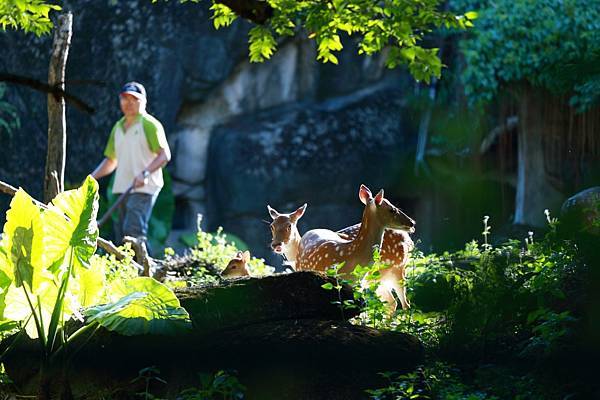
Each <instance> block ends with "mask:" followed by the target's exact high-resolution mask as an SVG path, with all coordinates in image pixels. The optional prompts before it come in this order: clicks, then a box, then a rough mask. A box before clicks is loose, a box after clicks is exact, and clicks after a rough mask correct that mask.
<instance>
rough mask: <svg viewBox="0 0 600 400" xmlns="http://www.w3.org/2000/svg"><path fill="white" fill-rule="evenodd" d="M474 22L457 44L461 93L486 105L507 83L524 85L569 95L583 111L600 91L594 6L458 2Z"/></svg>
mask: <svg viewBox="0 0 600 400" xmlns="http://www.w3.org/2000/svg"><path fill="white" fill-rule="evenodd" d="M454 5H455V6H456V8H457V9H465V8H468V9H475V10H476V11H477V13H478V19H477V21H476V22H475V28H474V29H472V30H470V32H469V34H468V38H467V39H465V40H463V41H462V43H461V49H462V53H463V54H464V56H465V69H464V73H463V78H464V82H465V92H466V94H467V95H468V96H469V97H470V98H471V99H472V100H475V101H476V100H490V99H492V98H493V96H494V95H495V94H496V93H497V91H498V89H499V88H500V87H502V86H503V85H506V84H509V83H516V82H522V81H527V82H529V83H530V84H532V85H535V86H542V87H545V88H547V89H549V90H552V91H554V92H558V93H568V94H571V95H572V97H571V104H572V105H576V106H579V107H580V108H585V107H587V106H589V105H590V104H592V103H593V102H594V101H596V100H597V98H598V93H599V90H598V89H600V63H599V62H598V61H600V2H598V1H597V0H538V1H535V2H533V1H529V0H484V1H477V0H456V1H454Z"/></svg>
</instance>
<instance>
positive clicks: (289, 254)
mask: <svg viewBox="0 0 600 400" xmlns="http://www.w3.org/2000/svg"><path fill="white" fill-rule="evenodd" d="M300 238H301V236H300V232H298V229H297V228H295V227H294V229H292V233H291V234H290V240H289V241H288V242H287V244H283V245H282V247H283V254H284V255H285V258H287V259H288V261H296V258H298V246H299V245H300Z"/></svg>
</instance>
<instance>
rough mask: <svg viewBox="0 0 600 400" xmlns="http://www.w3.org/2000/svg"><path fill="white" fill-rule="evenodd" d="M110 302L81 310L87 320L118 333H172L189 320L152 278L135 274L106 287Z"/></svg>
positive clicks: (177, 303)
mask: <svg viewBox="0 0 600 400" xmlns="http://www.w3.org/2000/svg"><path fill="white" fill-rule="evenodd" d="M109 293H110V297H111V300H112V302H111V303H108V304H103V305H98V306H93V307H89V308H87V309H86V310H85V311H84V315H85V316H86V318H87V320H88V322H89V323H92V322H98V323H99V324H100V325H101V326H103V327H105V328H106V329H108V330H111V331H115V332H118V333H120V334H121V335H126V336H132V335H139V334H154V335H156V334H161V335H174V334H176V333H180V332H183V331H185V330H186V329H189V328H190V327H191V323H190V320H189V315H188V313H187V311H185V309H183V308H182V307H180V305H179V299H178V298H177V297H175V294H174V293H173V292H172V291H171V290H170V289H169V288H168V287H167V286H165V285H163V284H161V283H159V282H158V281H157V280H155V279H154V278H149V277H138V278H134V279H130V280H127V281H116V282H114V283H113V285H112V286H111V288H110V291H109Z"/></svg>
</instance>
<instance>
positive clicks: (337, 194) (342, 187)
mask: <svg viewBox="0 0 600 400" xmlns="http://www.w3.org/2000/svg"><path fill="white" fill-rule="evenodd" d="M397 90H398V88H394V87H393V86H391V85H385V84H383V85H380V86H379V87H374V88H369V89H368V90H363V91H360V92H357V93H354V94H352V95H348V96H345V97H340V98H336V99H330V100H328V101H324V102H321V103H317V104H292V105H287V106H282V107H280V108H278V109H276V110H271V111H269V112H263V113H256V114H254V115H252V116H249V115H245V116H241V117H239V118H236V119H234V120H232V121H230V122H229V123H228V124H226V125H223V126H221V127H219V128H218V129H217V130H216V131H215V132H214V134H213V136H212V140H211V143H210V149H209V160H208V163H209V165H210V166H211V167H210V168H209V170H208V172H207V173H208V175H207V193H208V196H207V201H208V209H207V211H208V215H207V218H208V220H209V227H210V229H214V227H215V226H216V225H222V226H223V227H224V228H225V231H229V232H232V233H234V234H236V235H238V236H240V237H241V238H242V239H243V240H244V241H246V242H247V243H248V244H249V246H250V248H251V249H254V250H255V252H256V253H258V255H260V256H261V257H265V258H267V259H268V260H269V262H273V261H272V260H273V259H272V258H269V257H270V256H269V250H268V248H267V244H268V243H269V241H270V233H269V231H268V229H266V227H265V226H264V224H262V223H261V222H260V220H261V219H265V218H266V219H267V220H268V219H270V218H269V217H268V213H267V212H266V205H267V204H270V205H271V206H273V207H275V208H276V209H278V210H280V211H281V212H290V211H292V210H294V209H295V208H296V207H298V206H300V205H302V204H303V203H305V202H307V203H308V205H309V208H308V211H307V213H306V215H305V216H304V217H303V218H302V220H300V224H299V226H300V230H301V233H302V232H304V229H305V227H310V228H317V227H325V228H335V229H339V228H342V227H345V226H349V225H352V224H354V223H356V222H359V221H360V217H361V215H362V210H363V206H362V204H361V203H360V201H359V200H358V188H359V186H360V184H361V183H365V184H367V185H368V186H369V187H371V189H372V190H379V189H380V188H384V189H386V190H387V191H386V195H387V197H388V198H390V199H391V200H392V201H393V202H394V203H395V204H397V205H399V206H404V205H405V204H403V197H404V193H402V188H401V187H400V186H399V185H398V173H397V172H398V167H399V166H401V165H403V164H406V162H407V160H409V158H410V153H411V151H412V150H413V149H414V145H415V143H414V141H415V134H414V133H413V132H411V131H410V128H408V125H407V124H406V121H405V119H404V118H403V117H402V107H403V102H402V99H401V98H400V97H399V96H398V92H397ZM304 224H306V225H304ZM261 252H262V253H261Z"/></svg>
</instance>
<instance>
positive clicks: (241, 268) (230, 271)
mask: <svg viewBox="0 0 600 400" xmlns="http://www.w3.org/2000/svg"><path fill="white" fill-rule="evenodd" d="M249 261H250V252H249V251H248V250H246V251H244V252H241V251H238V252H237V254H236V255H235V257H233V258H232V259H231V260H230V261H229V262H228V263H227V266H226V267H225V269H224V270H223V271H222V272H221V278H239V277H242V276H249V275H250V273H249V272H248V268H247V266H248V262H249Z"/></svg>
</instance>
